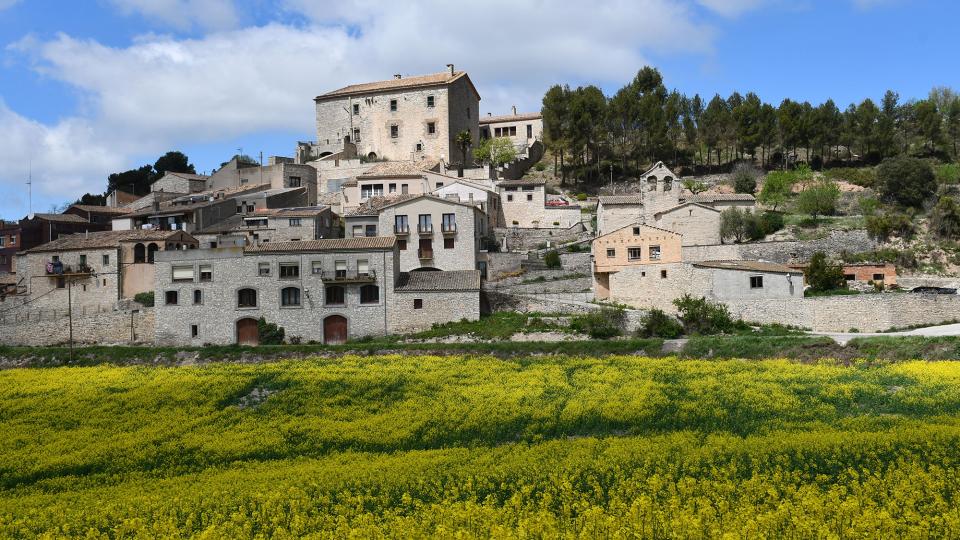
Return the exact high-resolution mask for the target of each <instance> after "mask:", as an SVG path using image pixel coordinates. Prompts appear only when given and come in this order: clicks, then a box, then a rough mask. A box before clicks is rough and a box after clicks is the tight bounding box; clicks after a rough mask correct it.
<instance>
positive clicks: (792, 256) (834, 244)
mask: <svg viewBox="0 0 960 540" xmlns="http://www.w3.org/2000/svg"><path fill="white" fill-rule="evenodd" d="M876 248H877V242H876V241H874V240H872V239H871V238H870V237H869V236H867V232H866V231H863V230H856V231H834V232H832V233H831V234H830V235H829V236H827V237H825V238H819V239H816V240H808V241H804V242H800V241H796V240H788V241H775V242H752V243H748V244H715V245H709V246H685V247H684V248H683V260H684V261H689V262H697V261H709V260H744V259H748V260H765V261H773V262H777V263H780V264H791V263H804V262H807V261H809V260H810V258H811V257H812V256H813V254H814V253H815V252H817V251H822V252H824V253H829V254H834V255H839V254H841V253H843V252H847V253H853V254H856V253H864V252H868V251H873V250H875V249H876Z"/></svg>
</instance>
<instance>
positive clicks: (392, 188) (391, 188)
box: [387, 184, 397, 193]
mask: <svg viewBox="0 0 960 540" xmlns="http://www.w3.org/2000/svg"><path fill="white" fill-rule="evenodd" d="M387 189H388V191H389V192H390V193H396V192H397V185H396V184H390V185H389V186H388V188H387Z"/></svg>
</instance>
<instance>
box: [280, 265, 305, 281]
mask: <svg viewBox="0 0 960 540" xmlns="http://www.w3.org/2000/svg"><path fill="white" fill-rule="evenodd" d="M298 277H300V264H298V263H280V279H296V278H298Z"/></svg>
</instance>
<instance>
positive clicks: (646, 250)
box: [592, 223, 682, 300]
mask: <svg viewBox="0 0 960 540" xmlns="http://www.w3.org/2000/svg"><path fill="white" fill-rule="evenodd" d="M681 245H682V238H681V235H680V234H679V233H676V232H673V231H668V230H664V229H659V228H657V227H653V226H650V225H644V224H641V223H634V224H632V225H627V226H625V227H621V228H619V229H617V230H615V231H611V232H609V233H607V234H605V235H603V236H599V237H597V238H595V239H594V240H593V244H592V248H593V283H594V286H593V289H594V293H595V294H596V297H597V298H600V299H617V300H619V297H620V295H622V294H623V293H624V292H623V291H619V290H616V291H611V288H610V287H611V285H610V282H611V275H613V274H617V273H619V272H622V271H625V270H629V269H631V268H639V267H644V270H642V271H641V274H642V277H646V273H647V272H648V271H649V272H651V275H653V274H654V273H655V271H654V269H655V268H656V267H658V265H664V264H671V263H679V262H680V261H681V258H682V253H681ZM647 267H649V268H647Z"/></svg>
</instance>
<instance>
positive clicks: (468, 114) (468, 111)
mask: <svg viewBox="0 0 960 540" xmlns="http://www.w3.org/2000/svg"><path fill="white" fill-rule="evenodd" d="M469 118H470V107H467V119H469Z"/></svg>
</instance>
